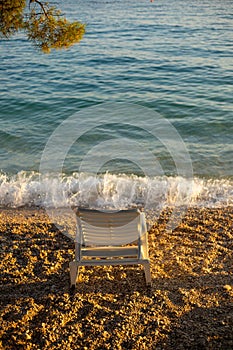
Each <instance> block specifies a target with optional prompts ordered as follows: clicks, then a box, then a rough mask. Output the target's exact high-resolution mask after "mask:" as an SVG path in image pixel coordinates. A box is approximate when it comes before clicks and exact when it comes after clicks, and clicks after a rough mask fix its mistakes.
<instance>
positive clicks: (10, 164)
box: [0, 0, 233, 205]
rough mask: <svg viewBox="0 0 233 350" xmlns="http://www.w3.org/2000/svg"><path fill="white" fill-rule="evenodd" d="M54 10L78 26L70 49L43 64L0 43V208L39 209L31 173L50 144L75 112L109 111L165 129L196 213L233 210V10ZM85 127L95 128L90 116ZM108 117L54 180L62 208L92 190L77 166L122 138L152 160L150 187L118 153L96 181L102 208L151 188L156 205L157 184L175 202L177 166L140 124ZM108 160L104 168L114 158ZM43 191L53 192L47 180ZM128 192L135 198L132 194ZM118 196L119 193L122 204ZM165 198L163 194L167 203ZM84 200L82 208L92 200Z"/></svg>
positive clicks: (96, 4) (79, 5) (176, 5)
mask: <svg viewBox="0 0 233 350" xmlns="http://www.w3.org/2000/svg"><path fill="white" fill-rule="evenodd" d="M60 6H61V7H62V6H63V7H62V9H63V10H64V12H65V13H66V14H67V17H69V18H71V19H79V20H80V21H82V22H85V23H86V24H87V27H86V29H87V31H86V35H85V37H84V40H83V41H82V42H81V43H80V44H79V45H76V46H74V47H72V48H71V49H69V50H67V51H59V52H52V53H51V54H50V55H44V54H41V53H40V52H37V51H36V50H35V49H34V48H33V47H32V46H31V44H30V43H28V42H27V40H26V39H25V37H24V36H23V35H21V34H20V35H16V36H15V37H13V38H11V39H10V40H9V41H7V40H4V41H1V43H0V44H1V51H0V56H1V67H0V77H1V85H0V107H1V108H0V136H1V142H0V159H1V163H0V169H1V174H0V178H1V179H0V200H1V204H2V205H23V204H31V203H32V204H38V205H40V204H41V202H43V200H44V199H43V200H42V199H41V198H42V197H43V196H45V194H44V193H45V190H42V189H41V188H42V187H43V186H45V182H43V184H41V182H40V180H39V178H38V172H39V169H40V163H41V156H42V154H43V152H44V149H45V146H46V143H47V141H48V139H49V137H50V136H51V134H52V133H53V132H54V131H55V130H56V128H57V127H59V125H60V124H61V123H62V122H63V121H65V120H66V119H67V118H69V117H71V116H72V115H74V113H77V112H78V113H81V112H82V111H84V110H86V109H87V108H88V107H94V106H97V105H99V104H101V103H106V102H107V103H115V102H122V103H131V104H135V105H136V106H137V105H138V106H140V107H145V108H149V109H150V110H152V111H154V112H156V113H158V114H159V115H161V116H162V117H163V118H165V119H166V120H168V121H169V123H171V125H172V126H173V127H174V128H175V129H176V130H177V133H178V134H179V135H180V138H181V139H182V140H183V142H184V144H185V147H186V149H187V152H188V154H189V156H190V159H191V162H192V170H193V176H194V182H195V186H194V187H195V191H194V192H195V195H194V196H193V201H194V198H195V200H197V199H196V198H197V197H198V196H199V197H198V198H199V201H200V203H202V204H203V203H208V205H210V203H211V204H215V203H217V204H219V203H220V204H221V203H224V205H225V204H228V205H229V204H231V203H232V202H233V199H232V197H233V185H232V182H233V157H232V155H233V58H232V57H233V34H232V26H233V5H232V1H230V0H229V1H227V0H223V1H221V2H219V1H216V0H211V1H210V0H206V1H205V0H204V1H195V0H194V1H184V0H176V1H175V0H174V1H168V0H163V1H162V0H158V1H154V2H153V3H150V2H149V1H132V0H128V1H101V0H97V1H92V0H86V1H74V0H72V1H71V0H69V1H66V2H65V4H64V2H61V4H60ZM79 115H81V114H79ZM92 118H93V121H94V120H95V113H93V115H92ZM107 118H108V116H107V117H106V120H105V122H106V124H104V123H102V124H101V126H99V127H98V128H94V129H92V130H90V131H89V132H87V133H85V134H84V135H83V136H82V138H81V139H80V140H79V142H78V141H77V142H76V143H75V144H74V145H73V146H72V147H71V148H70V151H69V153H68V154H67V157H66V160H65V163H64V167H63V169H62V170H63V173H64V174H63V180H62V181H63V182H62V184H63V185H64V183H65V184H66V185H65V187H62V190H61V191H63V192H64V193H66V194H65V197H67V196H69V198H70V195H68V194H67V191H68V192H69V191H70V192H72V193H73V195H74V196H76V197H79V200H80V198H81V197H82V196H83V193H84V192H82V191H84V190H81V189H80V186H81V187H82V186H84V187H83V188H84V189H85V191H86V192H85V193H87V192H88V191H89V190H87V188H86V187H85V186H86V183H87V182H88V181H89V182H91V183H92V184H93V181H94V180H93V178H92V177H91V175H90V174H84V175H80V164H81V162H82V160H83V157H84V155H85V154H86V153H87V152H88V151H89V150H91V149H92V148H93V147H94V146H96V145H97V144H98V143H101V142H102V141H103V140H105V141H106V140H111V139H112V138H114V140H115V141H114V142H116V145H117V144H118V143H119V142H120V143H121V141H122V139H123V138H124V139H125V138H127V139H132V140H134V141H135V142H136V141H138V142H140V144H143V145H144V146H145V147H146V148H148V152H152V154H153V155H154V156H155V157H156V159H157V160H158V162H159V165H160V170H161V171H160V173H159V174H157V175H158V176H154V177H153V179H152V178H151V179H150V176H149V178H148V177H147V176H145V175H146V174H145V173H144V171H143V169H141V168H140V164H141V159H140V157H139V158H138V159H136V160H135V163H134V164H133V163H132V162H130V161H128V160H127V154H126V155H124V157H122V158H123V159H121V153H119V157H118V159H117V160H115V159H112V160H111V159H110V161H109V162H108V163H107V164H103V166H102V167H101V169H100V170H99V173H105V172H106V171H108V175H107V177H106V176H105V178H104V177H103V176H102V177H101V175H100V178H99V179H98V181H99V183H100V184H101V186H102V187H101V186H100V185H99V186H100V187H101V189H99V191H100V192H101V196H102V197H101V198H102V200H103V201H106V198H108V202H111V201H112V200H113V197H111V193H115V194H116V193H117V195H116V196H115V197H114V198H115V202H114V203H120V202H122V201H123V202H122V203H123V204H122V205H126V203H128V204H129V202H134V203H138V202H140V200H139V197H140V196H141V197H143V195H142V192H143V190H142V187H143V186H144V187H143V189H144V192H145V191H146V192H147V194H148V191H149V190H148V188H150V191H151V186H152V183H153V186H154V188H156V186H157V192H156V195H155V197H154V198H158V194H159V195H162V196H164V192H163V191H162V190H161V186H160V185H161V181H165V183H166V184H167V186H168V184H170V185H169V186H171V187H172V188H173V190H171V188H170V187H169V188H170V190H169V191H170V192H169V193H171V192H172V196H173V195H174V191H176V189H177V186H178V185H177V183H179V176H178V175H179V173H178V172H177V169H176V165H175V164H174V159H173V157H172V155H171V154H169V150H168V149H167V148H166V145H163V146H162V147H161V144H160V143H159V142H158V140H157V139H156V137H150V136H148V134H146V133H145V132H144V129H143V130H142V129H137V128H135V127H134V126H135V125H136V124H137V118H140V119H142V120H143V115H138V114H136V115H135V123H134V120H133V119H131V123H130V126H129V128H128V129H127V126H122V119H121V118H122V117H121V115H119V124H117V123H114V124H111V125H110V124H108V123H107V122H108V120H107ZM103 120H104V119H103ZM134 124H135V125H134ZM144 126H145V128H146V130H150V128H151V125H148V123H147V120H145V125H144ZM113 147H114V146H113ZM119 152H120V151H119ZM109 154H110V158H111V149H109ZM125 158H126V159H125ZM147 166H150V165H147ZM151 167H153V164H151ZM120 174H125V175H120ZM80 176H81V177H80ZM83 176H84V177H83ZM135 176H136V177H135ZM145 178H146V180H145ZM161 178H162V180H161ZM84 179H85V180H84ZM103 179H104V180H103ZM143 179H144V180H143ZM156 180H157V181H156ZM46 181H49V182H47V184H49V187H53V186H52V184H54V183H53V177H52V175H51V176H50V177H49V180H48V179H47V180H46ZM98 181H97V182H98ZM140 181H141V182H140ZM143 181H144V185H143V186H142V182H143ZM145 181H147V182H148V183H149V185H148V184H147V185H145ZM154 181H155V182H154ZM181 182H183V180H182V181H181ZM71 183H72V186H73V187H72V186H71ZM128 183H129V186H128V187H129V188H130V189H129V188H128V187H127V185H126V184H128ZM171 183H172V185H171ZM60 184H61V182H60ZM68 184H69V185H68ZM80 184H82V185H80ZM135 184H137V185H135ZM134 185H135V186H136V187H137V189H134V192H133V193H132V187H133V186H134ZM56 186H57V185H56ZM67 186H68V188H69V190H68V189H67ZM70 186H71V187H72V189H70V188H71V187H70ZM75 186H76V187H78V189H77V188H76V187H75ZM104 186H105V190H104V188H103V187H104ZM106 186H108V190H106ZM124 186H126V187H127V189H125V190H124V191H123V192H124V193H121V191H122V188H124ZM140 186H141V187H140ZM148 186H149V187H148ZM38 187H39V188H40V189H38ZM165 187H166V186H165ZM43 188H44V187H43ZM88 188H90V187H88ZM110 188H114V190H113V189H111V190H110ZM145 188H146V190H145ZM159 190H161V191H162V192H161V193H160V192H159ZM41 191H42V192H43V196H41ZM104 191H105V192H104ZM106 191H107V192H106ZM167 191H168V189H167V187H166V191H165V194H166V193H167ZM70 192H69V193H70ZM144 192H143V193H144ZM88 193H90V191H89V192H88ZM106 193H108V194H106ZM126 193H127V194H128V195H127V196H126V198H125V199H124V200H123V197H124V194H126ZM81 194H82V195H81ZM106 196H107V197H106ZM156 196H157V197H156ZM172 196H171V197H172ZM76 197H75V198H76ZM84 197H85V196H84ZM84 197H82V198H83V199H82V200H83V201H84V202H88V201H89V202H90V201H91V199H90V198H89V197H88V196H87V197H85V198H84ZM110 197H111V198H110ZM141 197H140V198H141ZM171 197H170V199H171ZM43 198H44V197H43ZM53 198H54V197H53ZM200 198H201V199H200ZM50 200H51V201H52V202H53V201H54V200H52V199H51V197H50ZM56 200H57V199H56ZM96 200H97V199H95V201H96ZM98 200H99V199H98ZM142 202H143V200H142ZM168 202H169V201H168ZM98 203H102V202H101V201H100V200H99V202H98Z"/></svg>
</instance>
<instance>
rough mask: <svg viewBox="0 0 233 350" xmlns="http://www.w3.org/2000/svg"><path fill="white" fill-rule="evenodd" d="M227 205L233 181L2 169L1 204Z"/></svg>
mask: <svg viewBox="0 0 233 350" xmlns="http://www.w3.org/2000/svg"><path fill="white" fill-rule="evenodd" d="M184 204H185V205H188V206H203V207H222V206H232V205H233V180H232V179H203V178H197V177H195V178H193V179H190V180H187V179H184V178H182V177H179V176H176V177H168V176H161V177H153V178H149V177H140V176H136V175H125V174H118V175H116V174H110V173H106V174H104V175H98V176H94V175H90V174H84V173H73V174H72V175H69V176H68V175H65V174H64V175H63V176H59V177H56V176H55V175H54V174H53V175H52V174H47V175H43V176H42V175H40V174H38V173H36V172H25V171H21V172H19V173H18V174H16V175H11V176H10V175H7V174H5V173H0V206H1V207H2V208H4V207H12V208H17V207H22V206H29V207H33V206H36V207H52V208H60V207H70V206H87V207H92V208H116V209H122V208H127V207H132V206H133V207H148V208H155V209H158V208H162V207H166V206H173V205H176V206H177V205H184Z"/></svg>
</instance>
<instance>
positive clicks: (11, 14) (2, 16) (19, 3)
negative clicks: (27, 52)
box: [0, 0, 26, 37]
mask: <svg viewBox="0 0 233 350" xmlns="http://www.w3.org/2000/svg"><path fill="white" fill-rule="evenodd" d="M25 6H26V0H0V35H1V36H4V37H9V36H11V35H12V34H14V33H15V32H17V31H18V30H20V29H22V28H23V25H24V21H23V11H24V9H25Z"/></svg>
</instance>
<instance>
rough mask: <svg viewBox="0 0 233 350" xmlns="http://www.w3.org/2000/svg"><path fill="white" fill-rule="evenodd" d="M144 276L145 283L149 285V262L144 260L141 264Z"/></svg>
mask: <svg viewBox="0 0 233 350" xmlns="http://www.w3.org/2000/svg"><path fill="white" fill-rule="evenodd" d="M143 267H144V272H145V277H146V285H147V286H151V273H150V263H149V262H146V263H144V264H143Z"/></svg>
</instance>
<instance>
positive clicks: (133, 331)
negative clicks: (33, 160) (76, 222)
mask: <svg viewBox="0 0 233 350" xmlns="http://www.w3.org/2000/svg"><path fill="white" fill-rule="evenodd" d="M168 218H169V210H167V211H166V210H165V211H163V212H162V213H161V215H160V217H159V218H158V219H157V220H155V221H154V222H153V224H152V226H151V228H150V231H149V249H150V250H149V253H150V260H151V272H152V287H151V288H150V287H146V285H145V280H144V274H143V270H142V268H141V267H140V266H138V267H137V266H128V267H125V266H124V267H123V266H119V267H95V268H93V267H88V268H85V269H84V268H83V269H82V270H81V273H80V276H79V281H78V285H77V288H76V290H75V291H74V290H71V289H70V285H69V262H70V261H71V260H72V259H73V257H74V243H73V241H72V239H70V238H68V237H67V236H65V235H64V234H62V233H61V231H60V230H59V229H58V228H57V227H56V226H55V225H54V223H53V222H52V221H51V220H50V218H49V217H48V215H47V214H46V212H45V211H44V210H43V209H36V208H35V209H31V208H30V209H27V208H19V209H2V210H1V212H0V233H1V242H2V243H1V261H0V266H1V295H0V298H1V330H0V339H1V340H0V348H1V349H5V350H8V349H11V350H12V349H17V350H18V349H24V350H29V349H64V350H67V349H95V350H96V349H127V350H128V349H135V350H136V349H138V350H139V349H140V350H141V349H161V350H162V349H164V350H165V349H167V350H168V349H169V350H170V349H176V350H178V349H180V350H181V349H184V350H186V349H214V350H216V349H224V350H227V349H232V348H233V335H232V329H233V303H232V300H233V280H232V250H233V245H232V242H233V240H232V238H233V208H232V207H225V208H214V209H208V208H205V209H201V208H190V209H189V210H188V211H187V212H186V215H185V217H184V218H183V220H182V222H181V223H180V224H179V226H178V227H176V228H175V229H174V230H173V231H169V230H166V223H167V221H168Z"/></svg>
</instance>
